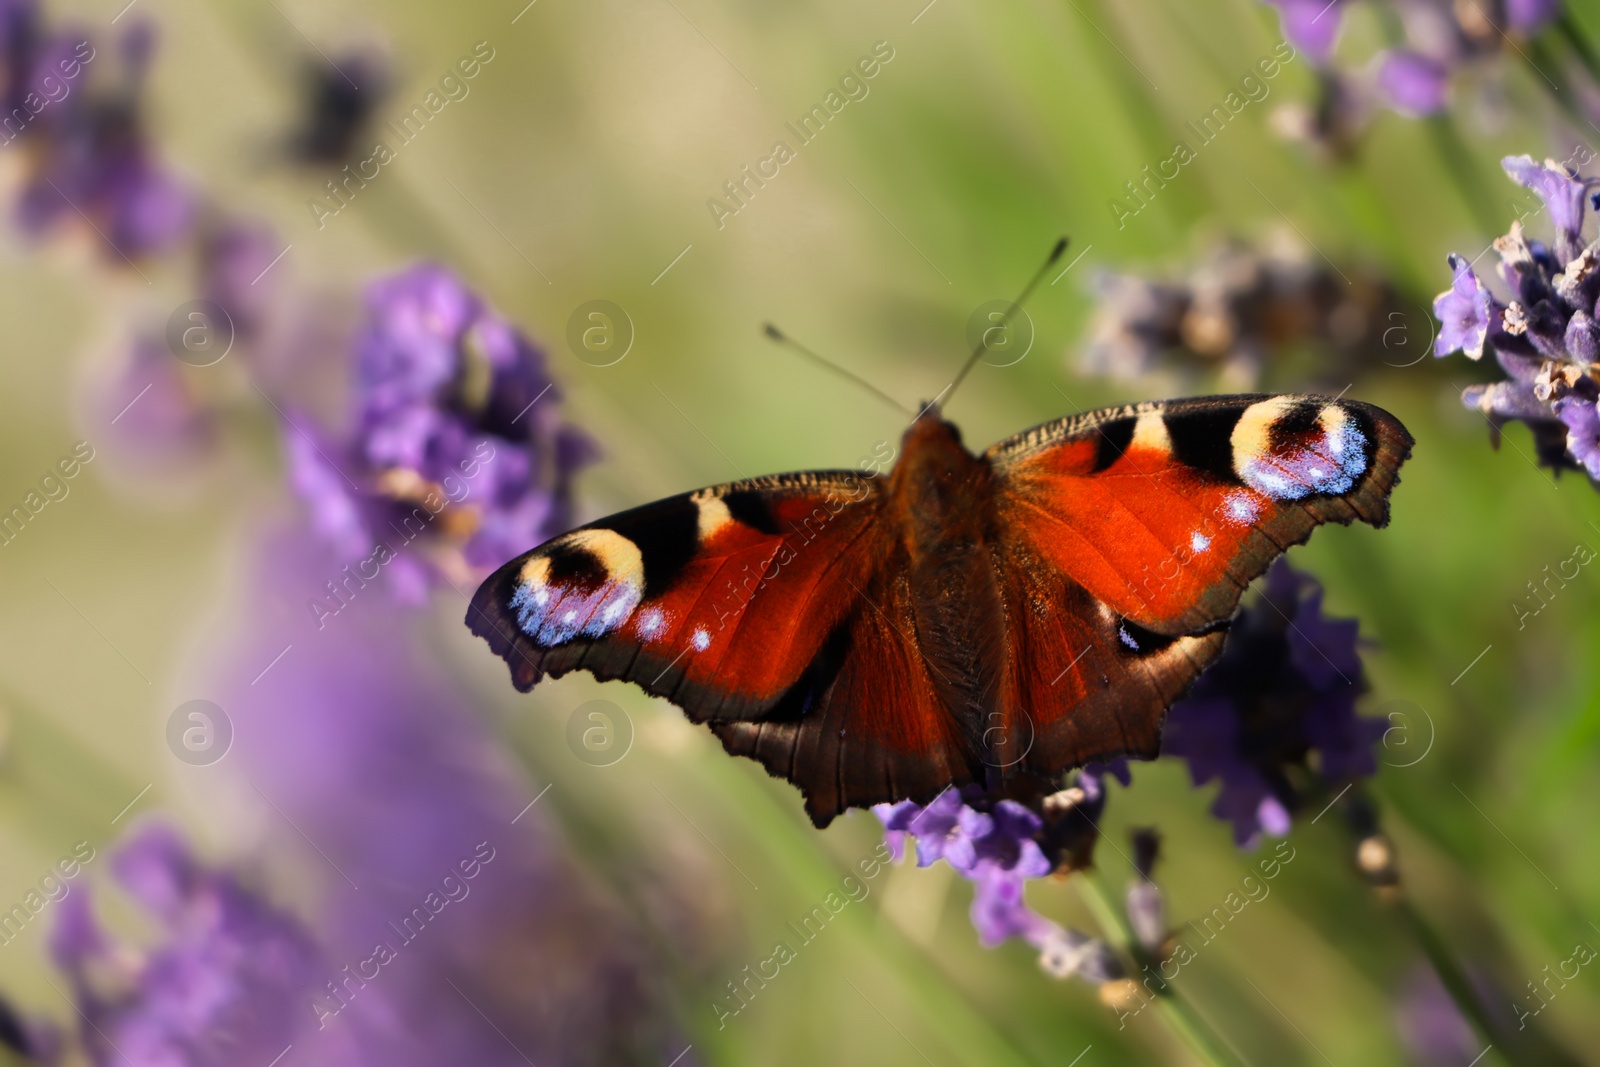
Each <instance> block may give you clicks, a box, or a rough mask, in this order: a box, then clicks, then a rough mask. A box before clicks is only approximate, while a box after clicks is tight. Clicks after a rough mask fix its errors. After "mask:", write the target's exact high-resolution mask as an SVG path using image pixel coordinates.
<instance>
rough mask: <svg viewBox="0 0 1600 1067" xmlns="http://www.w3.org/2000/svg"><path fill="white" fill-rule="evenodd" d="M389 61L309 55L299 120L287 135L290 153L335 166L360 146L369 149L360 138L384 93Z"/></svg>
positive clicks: (365, 55) (346, 55) (373, 57)
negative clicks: (312, 57) (296, 125)
mask: <svg viewBox="0 0 1600 1067" xmlns="http://www.w3.org/2000/svg"><path fill="white" fill-rule="evenodd" d="M388 66H389V65H388V63H387V61H385V60H384V59H383V58H382V57H381V56H379V55H376V54H372V53H365V52H346V53H344V54H342V55H339V56H338V57H337V58H334V59H328V58H326V57H319V58H318V59H316V60H310V59H308V60H307V61H306V64H305V68H304V73H303V75H302V77H301V84H302V87H303V88H302V92H303V103H302V106H301V109H300V115H299V116H298V123H299V125H298V128H297V129H295V131H294V132H293V133H291V134H290V135H289V138H288V150H289V154H290V156H291V158H293V159H295V160H296V161H298V162H300V163H307V164H321V165H330V166H334V167H337V166H339V165H340V164H341V163H348V162H350V161H351V157H352V155H353V153H355V152H356V151H357V150H358V149H361V150H369V149H370V148H371V143H370V142H366V143H363V140H362V138H363V135H364V134H365V133H366V132H367V128H368V126H369V125H370V124H371V121H372V116H373V113H374V112H375V111H376V110H377V108H378V106H379V105H381V104H382V103H383V101H384V98H385V97H386V96H388V88H389V81H390V77H389V70H388Z"/></svg>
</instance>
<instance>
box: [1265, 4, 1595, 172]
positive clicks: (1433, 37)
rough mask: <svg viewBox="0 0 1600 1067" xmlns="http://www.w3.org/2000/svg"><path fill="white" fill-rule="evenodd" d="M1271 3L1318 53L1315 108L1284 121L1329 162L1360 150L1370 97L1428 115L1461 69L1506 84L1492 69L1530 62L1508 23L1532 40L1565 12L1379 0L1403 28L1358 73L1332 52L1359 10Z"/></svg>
mask: <svg viewBox="0 0 1600 1067" xmlns="http://www.w3.org/2000/svg"><path fill="white" fill-rule="evenodd" d="M1265 2H1266V3H1267V4H1269V5H1270V6H1272V7H1276V8H1277V9H1278V11H1279V14H1280V16H1281V19H1280V21H1281V25H1282V29H1283V35H1284V37H1285V38H1287V39H1288V40H1289V42H1290V43H1291V44H1293V45H1294V46H1295V47H1296V48H1298V49H1300V51H1302V52H1304V53H1305V54H1306V55H1307V56H1308V57H1309V59H1310V61H1311V63H1312V65H1313V66H1314V67H1315V68H1317V73H1318V75H1319V78H1318V87H1317V88H1318V93H1317V101H1316V104H1315V106H1314V107H1310V108H1307V107H1303V106H1302V107H1294V106H1292V105H1291V106H1289V107H1287V108H1280V109H1279V110H1278V112H1277V113H1276V114H1275V116H1274V118H1275V125H1277V126H1278V127H1279V129H1280V131H1281V132H1284V133H1287V134H1289V135H1290V136H1291V137H1293V138H1295V139H1297V140H1302V141H1305V142H1307V143H1308V144H1309V145H1311V146H1312V147H1313V148H1314V149H1316V150H1317V152H1318V154H1319V155H1321V156H1323V157H1324V158H1326V159H1329V160H1345V159H1347V158H1349V157H1350V156H1351V155H1352V154H1353V151H1354V149H1355V147H1356V145H1357V143H1358V141H1359V136H1360V134H1361V132H1362V131H1363V130H1364V128H1365V127H1366V125H1367V123H1368V120H1369V119H1370V117H1371V112H1372V109H1371V108H1370V107H1369V106H1367V103H1368V101H1373V102H1381V103H1382V104H1385V105H1387V106H1388V107H1389V108H1390V109H1391V110H1393V111H1395V112H1397V113H1399V114H1401V115H1405V116H1407V117H1410V118H1421V117H1426V116H1431V115H1437V114H1439V113H1440V112H1442V111H1444V109H1445V107H1446V105H1447V103H1448V101H1449V95H1450V93H1449V88H1450V80H1451V78H1452V76H1453V75H1454V74H1455V73H1456V72H1458V71H1461V72H1464V73H1474V74H1480V75H1483V76H1482V77H1480V78H1478V79H1476V80H1477V81H1479V82H1484V83H1487V84H1489V85H1491V86H1494V85H1497V79H1496V77H1495V76H1494V74H1493V70H1494V67H1495V66H1496V65H1497V64H1498V63H1500V62H1501V61H1502V60H1503V58H1504V57H1507V56H1508V55H1509V56H1510V57H1511V58H1517V59H1525V58H1526V52H1525V51H1524V49H1523V47H1522V45H1521V44H1520V43H1519V42H1518V41H1517V40H1515V39H1514V38H1513V37H1511V36H1508V35H1507V33H1506V30H1505V25H1509V27H1510V28H1511V30H1512V31H1513V32H1514V33H1515V34H1517V35H1519V36H1530V35H1532V34H1535V33H1537V32H1539V31H1540V30H1542V29H1544V28H1545V27H1546V26H1547V25H1549V24H1550V23H1551V22H1552V21H1554V20H1555V19H1556V17H1557V16H1558V15H1559V12H1560V8H1561V5H1560V3H1559V2H1558V0H1508V2H1507V3H1506V4H1505V5H1504V6H1503V7H1502V6H1501V5H1499V4H1492V3H1485V4H1482V5H1479V4H1477V3H1472V2H1468V3H1454V4H1452V3H1449V2H1446V0H1412V2H1405V3H1395V2H1381V0H1380V2H1376V3H1373V4H1371V5H1369V6H1370V7H1372V8H1377V9H1379V11H1378V17H1379V18H1380V19H1381V20H1383V21H1384V22H1385V23H1386V24H1388V25H1392V26H1394V27H1395V28H1396V29H1397V30H1398V31H1399V32H1398V33H1397V34H1396V38H1397V39H1395V40H1394V41H1393V42H1392V44H1393V47H1392V48H1390V49H1388V50H1385V51H1383V52H1381V53H1380V54H1379V55H1378V56H1377V57H1375V61H1374V62H1373V63H1372V64H1370V65H1368V66H1366V67H1365V68H1356V67H1353V66H1351V65H1349V64H1341V63H1339V62H1338V61H1337V60H1336V59H1335V58H1334V56H1333V49H1334V45H1335V44H1336V38H1337V35H1338V29H1339V22H1340V17H1341V15H1342V13H1343V10H1344V9H1345V8H1346V7H1350V6H1351V5H1350V4H1348V3H1346V2H1345V0H1265ZM1503 24H1505V25H1503ZM1584 80H1585V81H1587V78H1586V77H1584ZM1551 84H1552V85H1553V84H1554V82H1551ZM1492 93H1493V90H1492V89H1490V90H1485V91H1483V96H1484V97H1485V98H1490V97H1491V95H1492ZM1482 110H1488V108H1484V109H1482Z"/></svg>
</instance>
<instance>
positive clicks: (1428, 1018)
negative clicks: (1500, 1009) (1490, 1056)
mask: <svg viewBox="0 0 1600 1067" xmlns="http://www.w3.org/2000/svg"><path fill="white" fill-rule="evenodd" d="M1394 1021H1395V1025H1396V1028H1397V1029H1398V1030H1399V1031H1400V1039H1401V1041H1402V1042H1404V1044H1405V1047H1406V1049H1407V1051H1409V1052H1410V1053H1411V1058H1412V1059H1413V1060H1414V1061H1415V1062H1417V1063H1419V1064H1423V1065H1426V1067H1462V1065H1465V1064H1469V1063H1471V1062H1473V1060H1474V1058H1475V1057H1477V1055H1478V1054H1479V1053H1480V1052H1482V1051H1483V1049H1482V1046H1481V1045H1479V1043H1478V1035H1477V1034H1475V1033H1473V1030H1472V1027H1471V1025H1469V1024H1468V1022H1467V1020H1466V1019H1465V1018H1464V1017H1463V1016H1462V1014H1461V1009H1460V1008H1459V1007H1457V1006H1456V1002H1455V1001H1454V1000H1453V999H1451V997H1450V994H1449V992H1448V991H1446V989H1445V987H1444V985H1443V984H1442V983H1441V982H1440V981H1439V978H1438V976H1437V975H1436V974H1435V973H1434V972H1433V969H1432V968H1430V967H1418V968H1417V969H1416V970H1415V971H1413V972H1412V973H1411V975H1410V977H1408V978H1407V979H1406V981H1405V984H1404V985H1403V986H1402V987H1401V989H1400V994H1399V997H1398V998H1397V1000H1396V1003H1395V1007H1394Z"/></svg>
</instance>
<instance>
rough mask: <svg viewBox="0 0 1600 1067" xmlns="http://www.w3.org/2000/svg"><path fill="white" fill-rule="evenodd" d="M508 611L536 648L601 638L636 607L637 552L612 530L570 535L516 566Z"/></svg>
mask: <svg viewBox="0 0 1600 1067" xmlns="http://www.w3.org/2000/svg"><path fill="white" fill-rule="evenodd" d="M518 579H519V580H518V583H517V586H516V592H514V593H513V594H512V596H511V604H510V606H511V609H512V610H513V611H514V612H516V616H517V625H518V626H519V627H521V629H522V632H523V633H525V634H527V635H528V636H529V637H531V638H533V639H534V640H535V641H537V642H539V643H540V644H542V645H546V646H554V645H560V644H565V643H566V642H568V641H571V640H573V639H574V638H576V637H578V636H580V635H581V636H585V637H601V636H603V635H605V634H606V633H608V632H610V631H611V630H613V629H615V628H616V627H617V626H619V625H620V624H621V623H622V621H623V620H624V619H626V618H627V617H628V616H629V615H631V614H632V613H633V609H634V608H636V607H638V605H639V601H640V599H642V597H643V592H644V563H643V558H642V556H641V555H640V553H639V549H638V546H636V545H635V544H634V543H633V542H632V541H630V540H628V539H627V538H626V537H623V536H622V535H621V534H619V533H616V532H615V531H613V530H601V529H590V530H575V531H573V532H572V533H570V534H566V535H565V536H563V537H559V538H557V539H556V540H554V541H552V542H551V543H550V544H549V545H547V546H545V548H544V549H543V550H542V551H541V552H540V553H539V554H538V555H535V556H533V557H531V558H530V559H529V560H528V561H527V562H526V563H524V564H523V565H522V569H521V572H520V573H519V574H518Z"/></svg>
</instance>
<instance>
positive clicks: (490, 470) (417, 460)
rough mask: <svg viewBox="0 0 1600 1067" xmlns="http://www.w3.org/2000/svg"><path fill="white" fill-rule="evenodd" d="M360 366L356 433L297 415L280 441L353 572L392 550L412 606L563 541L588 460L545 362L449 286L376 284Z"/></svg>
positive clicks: (407, 274) (436, 282)
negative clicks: (440, 585) (438, 579)
mask: <svg viewBox="0 0 1600 1067" xmlns="http://www.w3.org/2000/svg"><path fill="white" fill-rule="evenodd" d="M356 352H357V361H358V362H357V370H356V383H355V393H356V398H355V405H354V407H355V410H354V412H353V415H352V417H351V420H350V421H351V423H352V428H351V430H350V431H349V432H348V433H346V434H344V435H343V436H341V437H338V438H335V437H334V436H333V435H331V434H328V433H326V432H325V431H323V430H321V429H320V428H318V427H316V426H315V424H313V423H311V422H310V421H309V420H307V419H305V418H304V417H303V416H297V415H291V416H290V417H289V421H290V423H291V427H290V429H289V433H288V435H287V439H288V448H289V468H290V481H291V484H292V485H293V486H294V488H295V490H296V491H297V492H298V493H299V494H300V495H301V496H302V497H303V498H304V499H305V501H306V502H307V504H308V505H309V507H310V509H311V514H312V522H313V525H314V527H315V528H316V529H317V530H318V531H319V532H320V533H321V534H323V536H325V537H326V538H327V539H328V540H329V541H330V542H331V543H332V544H333V545H334V546H335V547H336V548H337V550H338V551H339V552H340V554H341V555H342V556H343V557H344V558H345V559H346V560H347V561H350V562H355V561H358V560H364V559H371V558H372V556H373V553H374V551H375V548H376V546H377V545H379V544H383V545H385V546H387V549H388V550H389V552H390V553H395V554H398V555H399V557H400V559H399V560H398V561H397V562H396V563H395V564H393V565H392V567H391V569H392V571H393V573H394V574H395V575H396V580H395V583H394V590H395V595H396V596H398V597H399V598H400V599H401V600H403V601H407V602H413V603H415V602H420V601H421V600H422V599H423V598H424V597H425V596H426V592H427V589H428V588H429V586H430V585H431V584H432V576H433V575H436V574H437V575H440V576H442V577H443V578H445V579H447V580H449V581H452V582H455V583H457V584H467V583H471V582H473V581H475V580H476V579H477V577H479V576H481V574H482V573H484V572H486V571H487V570H489V569H491V568H493V567H495V566H498V565H499V564H501V563H503V562H505V561H506V560H507V559H509V558H511V557H512V556H514V555H515V554H517V553H518V552H523V551H526V550H527V549H529V548H531V547H533V546H534V545H536V544H538V543H539V542H540V541H542V540H544V539H545V538H547V537H549V536H550V535H552V534H555V533H557V532H560V531H561V530H563V529H565V528H566V526H567V525H568V523H569V521H570V495H571V483H572V476H573V474H574V473H575V472H576V471H577V470H578V469H579V468H580V467H581V466H583V465H584V464H586V463H587V462H589V460H590V459H591V458H592V457H593V456H594V455H595V451H596V450H595V446H594V444H593V442H592V440H591V438H590V437H589V436H588V435H587V434H585V433H583V432H582V431H581V430H579V429H577V428H576V427H573V426H571V425H570V424H567V423H565V422H564V421H563V420H562V417H561V414H560V408H559V400H560V393H559V392H558V391H557V390H556V388H555V386H554V383H553V382H552V381H551V380H550V379H549V377H548V375H547V373H546V370H545V361H544V355H543V353H542V352H540V351H539V350H538V349H537V348H535V347H534V346H533V344H532V343H531V342H530V341H529V340H528V339H527V338H526V337H525V336H523V335H522V333H521V332H519V331H518V330H517V329H516V328H515V327H514V326H512V325H511V324H510V323H509V322H507V321H506V320H505V319H503V318H500V317H499V316H498V315H495V314H494V313H493V312H492V311H490V310H488V309H487V308H486V307H485V305H484V304H483V303H482V301H480V300H479V299H478V298H477V297H476V296H475V295H473V294H472V293H471V292H469V291H468V290H467V289H466V287H465V286H464V285H463V284H462V283H461V282H460V280H459V279H457V278H456V277H455V275H453V274H451V273H450V272H449V271H447V270H445V269H443V268H441V267H436V266H432V265H427V264H424V265H420V266H417V267H413V268H411V269H409V270H406V271H403V272H401V273H400V274H397V275H395V276H393V277H390V278H387V279H383V280H381V281H378V282H376V283H374V284H373V285H372V286H371V287H370V289H369V290H368V294H367V323H366V326H365V328H364V329H363V332H362V334H361V336H360V338H359V339H358V341H357V345H356ZM414 541H415V542H417V547H418V548H419V549H420V550H421V551H420V552H417V553H413V552H412V551H411V550H410V549H409V548H408V547H407V546H409V545H411V544H412V542H414ZM379 562H380V563H386V562H387V561H383V560H380V561H379Z"/></svg>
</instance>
